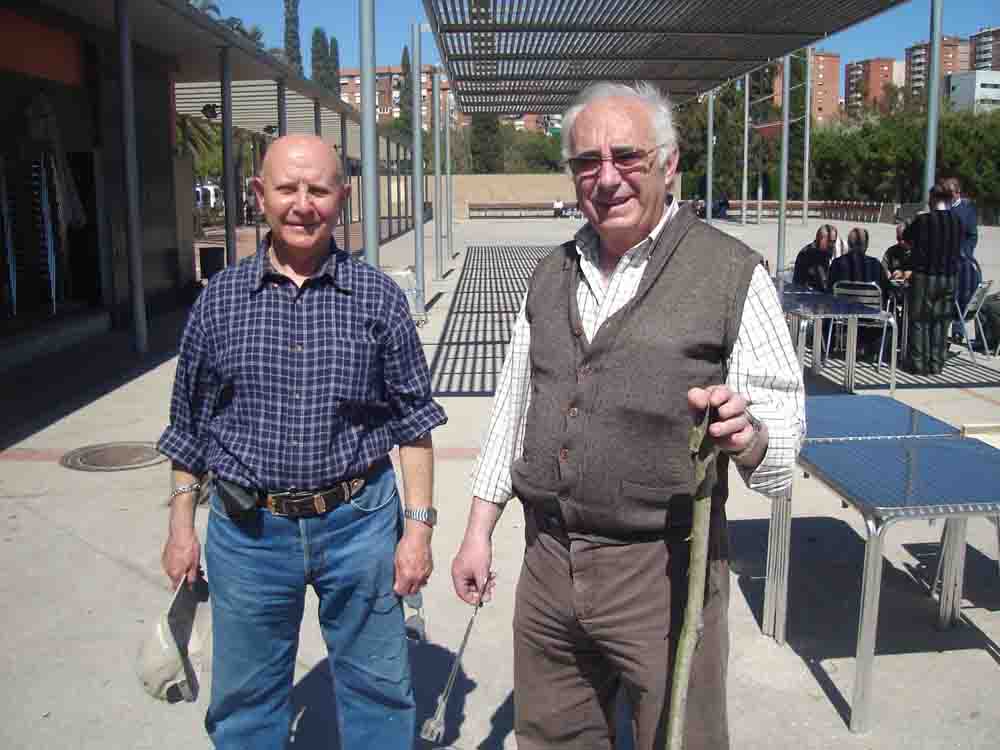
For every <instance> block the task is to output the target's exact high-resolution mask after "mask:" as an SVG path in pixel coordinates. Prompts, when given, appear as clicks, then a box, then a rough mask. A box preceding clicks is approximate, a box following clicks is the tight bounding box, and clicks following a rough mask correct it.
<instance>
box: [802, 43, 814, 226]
mask: <svg viewBox="0 0 1000 750" xmlns="http://www.w3.org/2000/svg"><path fill="white" fill-rule="evenodd" d="M812 67H813V48H812V47H806V111H805V114H804V115H803V116H804V117H805V128H806V129H805V145H804V151H805V153H804V154H803V157H802V226H806V225H807V224H808V223H809V158H810V154H809V131H810V129H811V125H812Z"/></svg>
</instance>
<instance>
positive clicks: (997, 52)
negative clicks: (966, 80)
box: [969, 26, 1000, 70]
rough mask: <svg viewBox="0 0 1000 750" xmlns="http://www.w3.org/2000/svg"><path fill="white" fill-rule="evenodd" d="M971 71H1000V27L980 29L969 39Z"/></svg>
mask: <svg viewBox="0 0 1000 750" xmlns="http://www.w3.org/2000/svg"><path fill="white" fill-rule="evenodd" d="M969 66H970V67H971V69H972V70H1000V26H994V27H992V28H988V29H980V30H979V31H977V32H976V33H975V34H972V35H971V36H970V37H969Z"/></svg>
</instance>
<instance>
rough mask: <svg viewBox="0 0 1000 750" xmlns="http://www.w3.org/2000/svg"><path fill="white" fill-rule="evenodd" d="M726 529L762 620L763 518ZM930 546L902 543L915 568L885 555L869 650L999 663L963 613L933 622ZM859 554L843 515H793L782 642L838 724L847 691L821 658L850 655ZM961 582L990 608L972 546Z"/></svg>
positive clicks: (985, 570) (989, 583)
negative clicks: (969, 653) (964, 653)
mask: <svg viewBox="0 0 1000 750" xmlns="http://www.w3.org/2000/svg"><path fill="white" fill-rule="evenodd" d="M903 528H904V529H905V526H903ZM729 529H730V536H731V541H732V545H731V549H732V560H731V565H732V570H733V572H734V573H735V574H736V575H737V576H738V581H739V587H740V590H741V591H742V593H743V596H744V597H745V598H746V601H747V603H748V604H749V606H750V610H751V611H752V612H753V615H754V617H755V618H756V620H757V623H758V625H761V623H762V621H763V609H764V580H765V575H766V570H767V530H768V520H767V519H751V520H735V521H730V523H729ZM890 533H893V532H890ZM904 533H905V532H904ZM937 546H938V545H937V544H933V545H928V544H922V545H910V546H908V547H907V549H908V550H911V548H917V549H916V551H917V552H919V553H920V555H921V556H922V557H921V556H917V561H918V562H917V564H916V568H915V569H916V570H917V571H918V573H919V575H914V574H913V573H912V572H911V570H908V569H905V568H899V567H896V566H894V565H893V564H892V563H890V562H889V561H887V560H886V561H884V563H883V568H882V592H881V602H880V606H879V622H878V634H877V638H876V644H875V653H876V655H881V654H909V653H930V652H945V651H956V650H965V649H981V650H984V651H986V652H987V653H989V654H990V656H992V657H993V658H994V659H995V660H996V661H997V662H998V663H1000V646H998V645H997V644H996V643H995V642H994V641H993V640H992V639H991V638H990V637H989V636H988V635H987V634H986V633H984V632H983V631H982V630H980V629H979V628H978V627H976V626H975V625H974V624H973V623H972V622H970V621H969V620H968V619H965V618H963V619H962V621H961V622H960V623H958V624H957V625H956V626H955V627H953V628H951V629H949V630H945V631H941V630H938V629H937V627H936V625H937V610H938V603H937V600H936V599H932V598H931V597H930V595H929V583H928V581H929V579H930V578H931V577H933V575H934V565H936V556H937ZM932 548H933V549H932ZM864 557H865V541H864V539H863V538H862V537H861V536H859V535H858V533H857V532H856V531H855V530H854V529H853V528H852V527H851V526H850V525H849V524H847V523H846V522H844V521H842V520H840V519H836V518H826V517H803V518H795V519H793V520H792V545H791V558H790V561H789V571H790V573H789V581H788V620H787V623H788V624H787V630H786V636H787V642H788V645H789V646H790V647H791V648H792V649H793V650H794V651H795V653H797V654H798V655H799V657H800V658H801V659H802V660H803V662H805V664H806V666H807V667H808V669H809V671H810V672H811V673H812V675H813V677H814V678H815V679H816V682H817V683H818V684H819V686H820V687H821V688H822V689H823V691H824V693H826V696H827V698H828V699H829V700H830V702H831V703H832V704H833V706H834V707H835V708H836V709H837V711H838V713H839V714H840V716H841V718H842V719H843V721H844V723H845V724H849V723H850V706H849V701H850V696H845V695H843V694H842V693H841V692H840V690H839V689H838V688H837V686H836V684H835V681H834V680H833V678H832V674H834V671H833V670H836V668H837V665H836V664H828V663H826V662H828V660H831V659H843V658H853V657H854V655H855V650H856V639H857V629H858V618H859V615H860V602H861V574H862V570H863V568H864ZM929 557H933V560H931V561H928V558H929ZM921 561H922V562H923V564H921ZM928 568H929V573H927V572H926V571H927V569H928ZM965 582H966V583H965V588H966V596H967V598H970V599H972V600H973V601H977V599H978V600H981V601H984V602H985V601H986V600H987V599H988V600H989V602H990V604H988V605H986V606H990V607H991V608H996V607H997V606H998V605H1000V596H998V595H997V593H996V592H997V585H996V565H995V563H994V562H993V561H991V560H989V559H988V558H986V556H985V555H983V554H982V553H980V552H978V550H974V548H972V547H970V548H969V549H968V551H967V556H966V575H965ZM977 606H980V605H978V604H977ZM762 637H763V636H762ZM876 669H878V665H877V664H876Z"/></svg>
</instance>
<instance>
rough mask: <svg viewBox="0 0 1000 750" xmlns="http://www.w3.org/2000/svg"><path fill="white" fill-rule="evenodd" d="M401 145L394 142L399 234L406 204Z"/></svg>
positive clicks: (403, 226) (404, 217)
mask: <svg viewBox="0 0 1000 750" xmlns="http://www.w3.org/2000/svg"><path fill="white" fill-rule="evenodd" d="M402 151H403V147H402V146H400V145H399V144H398V143H397V144H396V224H398V231H399V234H402V233H403V230H404V229H405V227H406V204H405V203H404V202H403V159H402Z"/></svg>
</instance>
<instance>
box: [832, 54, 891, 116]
mask: <svg viewBox="0 0 1000 750" xmlns="http://www.w3.org/2000/svg"><path fill="white" fill-rule="evenodd" d="M905 80H906V68H905V65H904V64H903V61H902V60H893V59H892V58H891V57H875V58H872V59H869V60H858V61H857V62H851V63H847V65H845V66H844V104H845V107H846V109H847V114H848V116H850V117H857V115H858V114H859V113H860V112H861V111H862V110H863V109H864V108H865V107H871V108H875V107H878V105H879V103H880V102H882V101H883V99H884V97H885V86H886V84H889V83H891V84H893V85H894V86H895V87H896V88H898V89H902V88H903V85H904V83H905Z"/></svg>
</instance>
